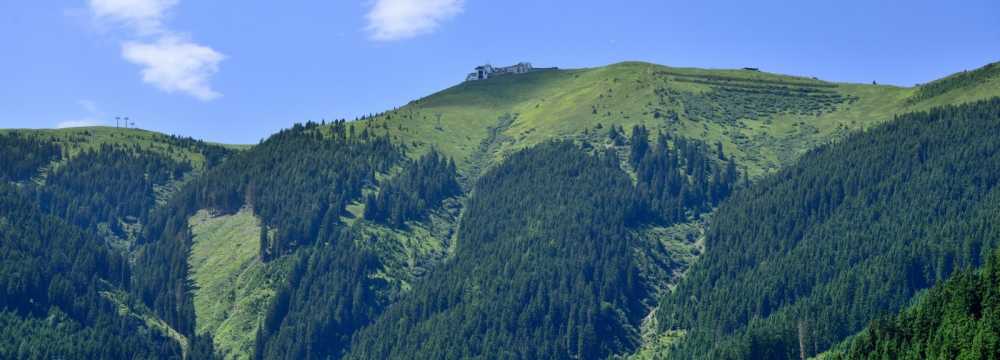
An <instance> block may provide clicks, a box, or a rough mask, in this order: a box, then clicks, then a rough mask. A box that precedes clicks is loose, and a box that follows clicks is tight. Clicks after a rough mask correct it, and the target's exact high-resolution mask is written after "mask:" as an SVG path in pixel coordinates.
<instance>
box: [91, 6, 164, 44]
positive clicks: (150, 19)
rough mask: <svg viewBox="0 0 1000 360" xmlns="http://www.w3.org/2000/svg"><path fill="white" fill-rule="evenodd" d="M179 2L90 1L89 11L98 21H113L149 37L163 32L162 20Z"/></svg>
mask: <svg viewBox="0 0 1000 360" xmlns="http://www.w3.org/2000/svg"><path fill="white" fill-rule="evenodd" d="M178 1H179V0H90V10H91V11H92V12H93V13H94V16H95V17H96V18H97V19H99V20H107V21H113V22H115V23H120V24H124V25H127V26H130V27H132V28H133V29H134V30H135V31H136V32H138V33H140V34H143V35H149V34H157V33H162V32H165V31H166V30H165V29H164V27H163V19H164V18H165V17H166V13H167V11H168V10H170V8H172V7H174V6H176V5H177V3H178Z"/></svg>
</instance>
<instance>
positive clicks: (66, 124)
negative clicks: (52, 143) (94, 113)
mask: <svg viewBox="0 0 1000 360" xmlns="http://www.w3.org/2000/svg"><path fill="white" fill-rule="evenodd" d="M101 125H104V123H103V122H101V121H99V120H93V119H83V120H69V121H63V122H61V123H58V124H56V129H65V128H75V127H90V126H101Z"/></svg>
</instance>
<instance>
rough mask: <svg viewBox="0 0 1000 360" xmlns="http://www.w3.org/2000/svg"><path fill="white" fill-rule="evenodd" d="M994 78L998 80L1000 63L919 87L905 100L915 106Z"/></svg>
mask: <svg viewBox="0 0 1000 360" xmlns="http://www.w3.org/2000/svg"><path fill="white" fill-rule="evenodd" d="M996 78H1000V63H992V64H986V66H983V67H981V68H979V69H976V70H972V71H963V72H961V73H958V74H955V75H952V76H949V77H946V78H944V79H940V80H937V81H932V82H929V83H927V84H924V85H921V86H919V87H917V91H916V92H914V94H913V96H910V97H909V98H907V99H906V102H907V103H909V104H915V103H918V102H921V101H923V100H927V99H930V98H933V97H935V96H938V95H941V94H944V93H946V92H949V91H951V90H954V89H960V88H964V87H970V86H976V85H979V84H983V83H986V82H989V81H990V80H992V79H996Z"/></svg>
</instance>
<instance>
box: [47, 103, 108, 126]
mask: <svg viewBox="0 0 1000 360" xmlns="http://www.w3.org/2000/svg"><path fill="white" fill-rule="evenodd" d="M76 104H77V105H80V107H81V108H83V110H84V112H86V113H87V115H86V116H83V117H81V118H79V119H73V120H66V121H61V122H59V123H58V124H56V128H57V129H65V128H73V127H87V126H101V125H106V123H105V122H104V121H102V120H98V119H100V118H102V117H104V113H103V112H101V109H100V108H99V107H98V106H97V103H96V102H94V101H93V100H86V99H84V100H77V102H76Z"/></svg>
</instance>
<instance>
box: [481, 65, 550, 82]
mask: <svg viewBox="0 0 1000 360" xmlns="http://www.w3.org/2000/svg"><path fill="white" fill-rule="evenodd" d="M534 70H535V68H533V67H531V63H526V62H522V63H518V64H517V65H512V66H506V67H493V65H490V64H486V65H482V66H476V71H473V72H472V73H470V74H469V76H466V77H465V81H475V80H486V79H489V78H491V77H494V76H500V75H511V74H524V73H527V72H531V71H534Z"/></svg>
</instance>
